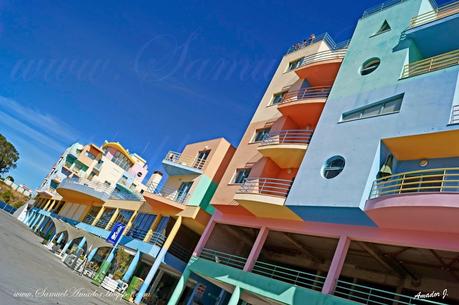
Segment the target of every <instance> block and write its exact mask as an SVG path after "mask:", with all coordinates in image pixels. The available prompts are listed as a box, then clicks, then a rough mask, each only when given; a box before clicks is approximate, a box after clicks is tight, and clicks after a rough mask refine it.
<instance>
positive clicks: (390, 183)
mask: <svg viewBox="0 0 459 305" xmlns="http://www.w3.org/2000/svg"><path fill="white" fill-rule="evenodd" d="M420 192H430V193H438V192H459V168H439V169H427V170H420V171H412V172H405V173H399V174H395V175H392V176H389V177H384V178H380V179H377V180H375V181H374V182H373V186H372V188H371V192H370V199H373V198H378V197H382V196H389V195H398V194H405V193H420Z"/></svg>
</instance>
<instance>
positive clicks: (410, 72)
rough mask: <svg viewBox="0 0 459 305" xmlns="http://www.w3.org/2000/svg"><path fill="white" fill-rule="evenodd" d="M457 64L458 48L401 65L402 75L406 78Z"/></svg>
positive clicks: (458, 60)
mask: <svg viewBox="0 0 459 305" xmlns="http://www.w3.org/2000/svg"><path fill="white" fill-rule="evenodd" d="M455 65H459V50H454V51H451V52H448V53H443V54H440V55H437V56H433V57H429V58H426V59H423V60H419V61H415V62H413V63H410V64H407V65H405V66H404V67H403V72H402V77H401V78H408V77H412V76H416V75H421V74H425V73H429V72H433V71H437V70H441V69H446V68H448V67H452V66H455Z"/></svg>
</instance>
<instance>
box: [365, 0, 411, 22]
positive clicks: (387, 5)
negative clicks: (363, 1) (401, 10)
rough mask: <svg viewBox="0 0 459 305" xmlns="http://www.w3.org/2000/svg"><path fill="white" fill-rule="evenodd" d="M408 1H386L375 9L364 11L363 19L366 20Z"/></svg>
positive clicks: (374, 7)
mask: <svg viewBox="0 0 459 305" xmlns="http://www.w3.org/2000/svg"><path fill="white" fill-rule="evenodd" d="M404 1H406V0H389V1H386V2H383V3H381V4H378V5H375V6H373V7H370V8H368V9H366V10H365V11H363V15H362V18H366V17H368V16H370V15H373V14H375V13H378V12H380V11H382V10H385V9H387V8H389V7H391V6H394V5H397V4H399V3H401V2H404Z"/></svg>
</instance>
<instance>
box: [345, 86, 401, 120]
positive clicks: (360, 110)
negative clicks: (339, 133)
mask: <svg viewBox="0 0 459 305" xmlns="http://www.w3.org/2000/svg"><path fill="white" fill-rule="evenodd" d="M403 98H404V93H402V94H398V95H395V96H392V97H390V98H386V99H384V100H382V101H379V102H376V103H372V104H368V105H365V106H362V107H359V108H357V109H354V110H350V111H346V112H343V113H342V114H341V118H340V120H339V122H338V123H346V122H351V121H356V120H363V119H369V118H374V117H379V116H384V115H390V114H394V113H399V112H400V111H401V109H402V104H403ZM395 101H400V102H399V103H398V107H396V108H397V110H395V111H391V112H383V111H384V109H385V106H386V105H387V104H389V103H392V102H395ZM376 106H379V107H380V108H379V111H378V114H372V115H367V116H364V112H365V110H368V109H371V108H373V107H376ZM357 113H359V114H360V116H359V117H358V118H357V117H353V118H350V119H346V118H345V117H346V116H349V115H354V114H357Z"/></svg>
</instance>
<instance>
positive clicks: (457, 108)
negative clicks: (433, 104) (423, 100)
mask: <svg viewBox="0 0 459 305" xmlns="http://www.w3.org/2000/svg"><path fill="white" fill-rule="evenodd" d="M449 123H450V124H459V105H453V108H452V110H451V118H450V121H449Z"/></svg>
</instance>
